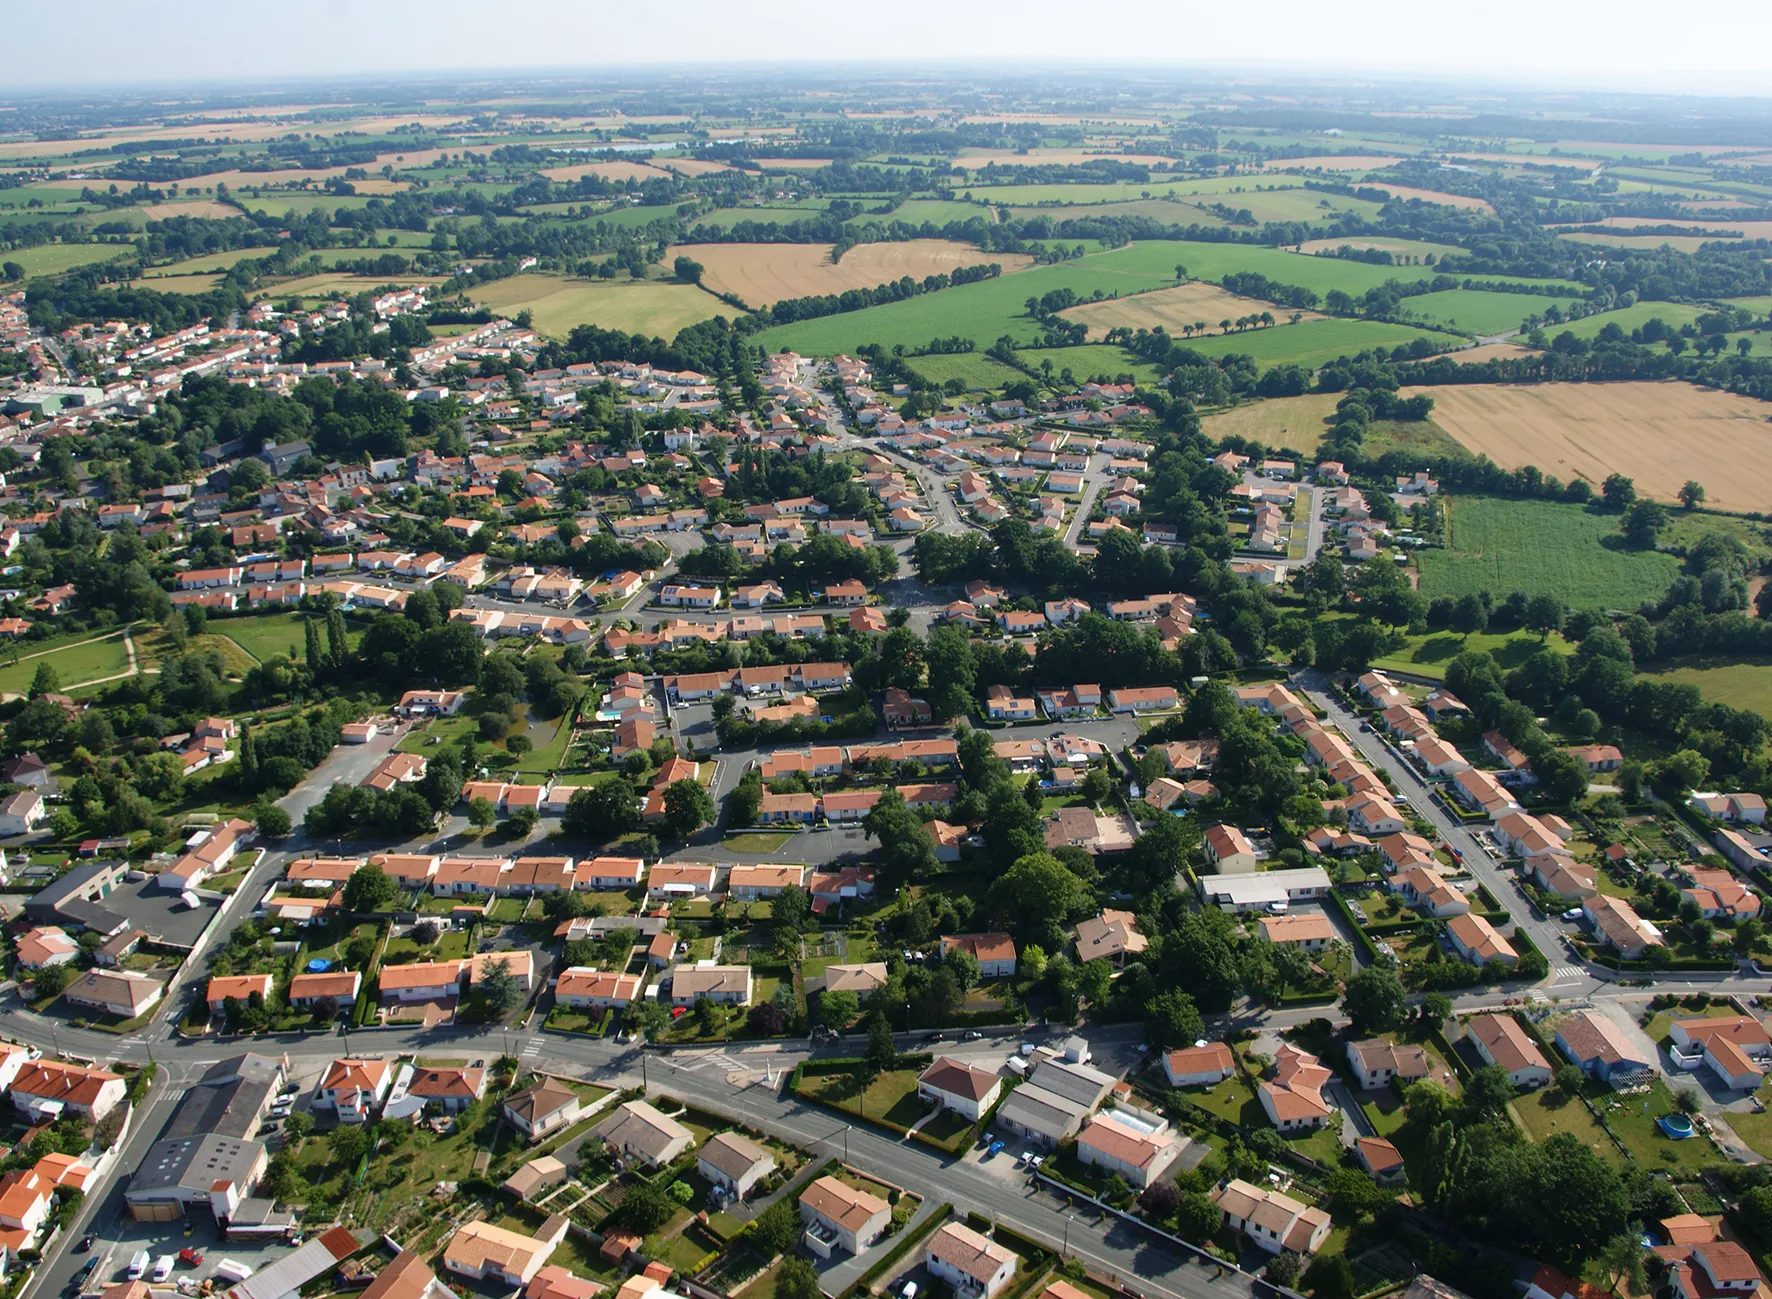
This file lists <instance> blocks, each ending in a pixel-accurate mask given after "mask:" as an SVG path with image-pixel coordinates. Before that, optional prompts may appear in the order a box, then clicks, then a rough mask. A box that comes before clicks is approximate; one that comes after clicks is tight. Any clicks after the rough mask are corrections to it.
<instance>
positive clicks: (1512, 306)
mask: <svg viewBox="0 0 1772 1299" xmlns="http://www.w3.org/2000/svg"><path fill="white" fill-rule="evenodd" d="M1572 301H1573V299H1571V298H1543V297H1540V296H1538V295H1537V294H1536V293H1487V292H1484V291H1483V290H1481V289H1446V290H1444V291H1442V292H1440V293H1424V294H1422V295H1421V296H1420V297H1418V298H1405V299H1404V300H1403V303H1402V306H1403V310H1404V311H1406V312H1407V313H1408V314H1409V315H1411V316H1414V317H1418V318H1420V319H1422V320H1431V321H1433V322H1434V323H1435V324H1436V325H1450V326H1452V327H1453V328H1454V329H1459V330H1463V331H1464V332H1465V333H1467V334H1502V333H1506V332H1507V331H1509V330H1514V329H1518V328H1519V327H1520V322H1521V321H1522V320H1524V319H1525V318H1526V317H1527V316H1531V315H1538V314H1541V313H1542V312H1543V311H1544V309H1545V308H1546V307H1549V306H1550V305H1551V304H1552V303H1555V304H1556V305H1557V306H1558V307H1559V308H1562V309H1564V310H1567V309H1568V307H1569V305H1570V303H1571V302H1572Z"/></svg>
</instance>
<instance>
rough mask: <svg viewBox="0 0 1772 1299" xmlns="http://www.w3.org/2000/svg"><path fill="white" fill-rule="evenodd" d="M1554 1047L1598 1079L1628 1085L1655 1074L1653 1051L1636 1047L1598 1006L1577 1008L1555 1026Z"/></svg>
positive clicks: (1583, 1070) (1615, 1084)
mask: <svg viewBox="0 0 1772 1299" xmlns="http://www.w3.org/2000/svg"><path fill="white" fill-rule="evenodd" d="M1556 1042H1557V1050H1559V1051H1561V1052H1562V1053H1563V1054H1564V1055H1565V1056H1567V1057H1568V1058H1569V1059H1570V1061H1572V1062H1573V1063H1574V1064H1576V1065H1579V1066H1580V1067H1581V1071H1582V1072H1583V1073H1586V1074H1590V1075H1592V1076H1593V1077H1595V1078H1598V1079H1600V1080H1601V1081H1602V1082H1609V1083H1611V1084H1613V1085H1614V1086H1628V1085H1630V1084H1631V1083H1632V1082H1636V1081H1647V1080H1648V1079H1650V1078H1652V1077H1654V1075H1655V1061H1654V1059H1653V1055H1654V1052H1653V1051H1652V1050H1647V1051H1646V1050H1640V1049H1639V1048H1638V1047H1637V1046H1636V1045H1635V1044H1634V1043H1633V1042H1632V1041H1631V1039H1630V1037H1629V1035H1628V1034H1626V1033H1625V1031H1624V1030H1623V1029H1621V1028H1619V1027H1618V1025H1617V1024H1615V1023H1613V1022H1612V1019H1611V1018H1610V1017H1609V1016H1608V1015H1607V1014H1606V1013H1605V1012H1604V1011H1601V1010H1577V1011H1574V1012H1573V1013H1571V1014H1570V1016H1569V1018H1568V1019H1566V1020H1564V1021H1563V1023H1562V1025H1561V1027H1559V1028H1558V1029H1557V1037H1556Z"/></svg>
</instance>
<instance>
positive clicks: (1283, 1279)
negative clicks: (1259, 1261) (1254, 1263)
mask: <svg viewBox="0 0 1772 1299" xmlns="http://www.w3.org/2000/svg"><path fill="white" fill-rule="evenodd" d="M1302 1271H1304V1260H1302V1259H1301V1258H1299V1256H1298V1255H1297V1254H1294V1253H1293V1252H1292V1251H1291V1250H1282V1251H1280V1252H1279V1253H1278V1254H1275V1255H1274V1256H1273V1258H1271V1259H1269V1260H1268V1265H1267V1267H1265V1268H1263V1269H1262V1273H1261V1275H1262V1276H1263V1277H1265V1278H1266V1279H1267V1280H1268V1281H1269V1282H1271V1283H1272V1284H1274V1285H1277V1286H1279V1287H1280V1288H1281V1289H1284V1290H1290V1289H1291V1288H1292V1287H1293V1286H1295V1285H1297V1284H1298V1274H1299V1273H1300V1272H1302Z"/></svg>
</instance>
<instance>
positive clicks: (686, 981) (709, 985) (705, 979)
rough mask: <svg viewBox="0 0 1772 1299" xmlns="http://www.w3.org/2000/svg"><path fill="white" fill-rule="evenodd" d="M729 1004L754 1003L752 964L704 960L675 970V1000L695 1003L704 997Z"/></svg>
mask: <svg viewBox="0 0 1772 1299" xmlns="http://www.w3.org/2000/svg"><path fill="white" fill-rule="evenodd" d="M704 998H705V999H707V1000H708V1001H712V1002H716V1003H719V1004H720V1005H726V1006H748V1005H750V1004H751V967H750V966H748V965H716V964H714V963H713V962H712V961H700V962H697V963H696V964H694V965H679V966H678V967H677V968H676V969H675V970H674V971H672V973H671V1004H672V1005H673V1006H693V1005H694V1004H695V1003H696V1002H698V1001H701V1000H702V999H704Z"/></svg>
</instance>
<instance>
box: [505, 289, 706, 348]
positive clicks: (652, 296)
mask: <svg viewBox="0 0 1772 1299" xmlns="http://www.w3.org/2000/svg"><path fill="white" fill-rule="evenodd" d="M473 297H474V300H475V301H476V302H478V303H480V304H481V305H483V306H487V307H491V308H493V309H494V310H496V311H502V312H506V313H508V314H511V315H515V314H516V313H517V312H519V311H528V312H529V313H530V314H531V316H532V317H533V318H534V321H535V328H536V329H537V330H539V331H540V332H541V333H544V334H552V335H555V336H557V337H562V338H563V337H565V336H566V335H567V334H569V333H571V332H572V327H573V326H574V325H583V324H592V325H601V326H602V327H603V328H605V329H620V330H625V331H627V332H629V333H638V334H645V335H647V336H648V337H662V338H673V337H675V336H676V334H677V331H678V330H680V329H682V328H683V327H684V326H686V325H693V324H695V323H696V322H697V321H702V320H706V319H708V318H709V317H710V316H714V315H718V314H720V313H721V312H726V313H727V314H732V313H731V309H730V308H728V307H725V306H724V305H723V304H722V303H721V302H720V300H719V299H718V298H716V297H714V296H713V295H712V294H711V293H705V292H703V291H702V290H701V289H698V288H695V287H694V286H693V285H688V284H669V283H664V282H662V281H655V280H569V279H566V278H564V277H563V276H558V275H537V274H525V275H514V276H512V277H511V278H509V279H505V280H494V281H492V282H491V283H489V284H485V285H482V286H481V287H480V288H479V289H477V290H475V291H474V294H473Z"/></svg>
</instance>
